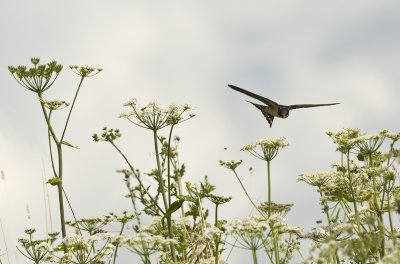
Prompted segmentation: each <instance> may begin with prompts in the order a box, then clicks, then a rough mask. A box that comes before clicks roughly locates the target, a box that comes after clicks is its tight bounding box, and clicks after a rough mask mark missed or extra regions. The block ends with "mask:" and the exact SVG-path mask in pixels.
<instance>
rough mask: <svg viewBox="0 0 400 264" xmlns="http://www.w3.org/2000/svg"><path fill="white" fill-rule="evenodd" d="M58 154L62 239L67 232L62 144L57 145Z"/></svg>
mask: <svg viewBox="0 0 400 264" xmlns="http://www.w3.org/2000/svg"><path fill="white" fill-rule="evenodd" d="M57 154H58V177H59V178H60V180H61V181H60V182H59V183H58V185H57V190H58V203H59V204H60V220H61V233H62V237H63V238H65V237H66V235H67V231H66V229H65V215H64V196H63V182H62V177H63V161H62V147H61V143H58V144H57Z"/></svg>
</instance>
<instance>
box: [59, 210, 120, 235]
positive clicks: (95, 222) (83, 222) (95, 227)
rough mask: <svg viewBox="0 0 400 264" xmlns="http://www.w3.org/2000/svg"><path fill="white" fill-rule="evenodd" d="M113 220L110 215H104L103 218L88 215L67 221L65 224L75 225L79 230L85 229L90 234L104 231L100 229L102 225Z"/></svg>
mask: <svg viewBox="0 0 400 264" xmlns="http://www.w3.org/2000/svg"><path fill="white" fill-rule="evenodd" d="M112 221H113V217H112V216H110V215H107V216H105V217H104V218H100V217H89V218H81V219H78V220H76V221H75V222H73V221H68V222H67V224H68V225H70V226H72V227H75V228H76V229H78V230H80V231H86V232H88V233H89V235H90V236H92V235H94V234H98V233H104V230H103V229H102V228H103V227H104V226H106V225H107V224H109V223H110V222H112Z"/></svg>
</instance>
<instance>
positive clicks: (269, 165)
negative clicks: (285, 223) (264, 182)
mask: <svg viewBox="0 0 400 264" xmlns="http://www.w3.org/2000/svg"><path fill="white" fill-rule="evenodd" d="M267 168H268V217H270V216H271V162H270V161H269V160H268V161H267Z"/></svg>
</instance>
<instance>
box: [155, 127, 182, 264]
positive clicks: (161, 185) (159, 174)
mask: <svg viewBox="0 0 400 264" xmlns="http://www.w3.org/2000/svg"><path fill="white" fill-rule="evenodd" d="M153 139H154V149H155V154H156V160H157V178H158V184H159V191H160V192H161V195H162V199H163V203H164V208H165V212H167V211H168V208H169V207H168V202H167V197H166V195H165V186H164V180H163V178H162V171H161V163H160V154H159V150H158V136H157V130H156V129H154V130H153ZM166 218H167V228H168V237H169V238H171V239H172V238H173V237H174V234H173V232H172V221H171V215H169V216H167V217H166ZM170 250H171V255H172V260H173V261H176V255H175V247H174V245H173V244H172V243H171V244H170Z"/></svg>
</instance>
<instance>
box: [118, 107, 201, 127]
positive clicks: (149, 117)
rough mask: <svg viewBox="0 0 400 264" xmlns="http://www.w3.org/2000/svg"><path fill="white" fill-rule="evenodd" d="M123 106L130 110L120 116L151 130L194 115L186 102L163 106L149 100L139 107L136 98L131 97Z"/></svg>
mask: <svg viewBox="0 0 400 264" xmlns="http://www.w3.org/2000/svg"><path fill="white" fill-rule="evenodd" d="M124 106H127V107H130V108H131V111H129V112H127V113H123V114H121V115H120V117H123V118H126V119H128V120H129V121H131V122H132V123H133V124H135V125H137V126H140V127H143V128H147V129H151V130H158V129H161V128H164V127H166V126H168V125H177V124H179V123H182V122H184V121H186V120H188V119H190V118H192V117H194V114H191V113H189V111H190V110H191V109H192V108H191V107H190V106H189V105H188V104H184V105H181V106H180V105H177V104H171V105H170V106H168V107H163V106H162V105H160V104H158V103H156V102H150V103H149V104H148V105H147V106H145V107H140V106H139V105H138V103H137V100H136V99H132V100H131V101H129V102H127V103H125V104H124ZM186 114H187V115H186Z"/></svg>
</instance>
